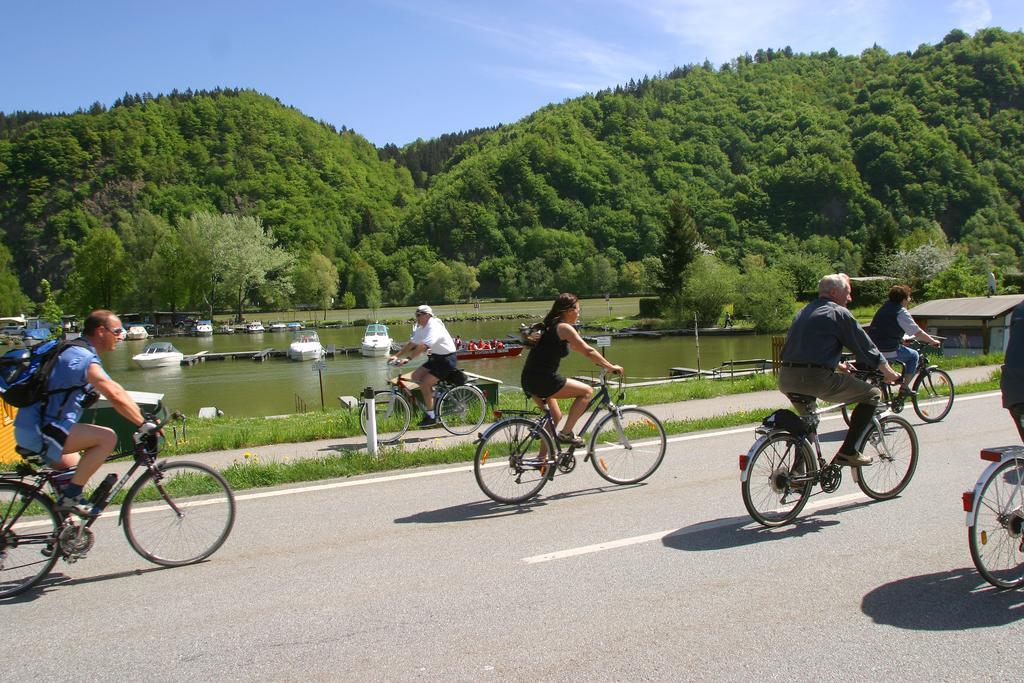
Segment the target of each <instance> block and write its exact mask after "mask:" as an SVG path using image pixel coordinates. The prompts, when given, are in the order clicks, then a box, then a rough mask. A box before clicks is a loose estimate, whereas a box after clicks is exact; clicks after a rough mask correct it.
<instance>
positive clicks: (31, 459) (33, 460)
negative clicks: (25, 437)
mask: <svg viewBox="0 0 1024 683" xmlns="http://www.w3.org/2000/svg"><path fill="white" fill-rule="evenodd" d="M14 452H15V453H17V454H18V455H20V456H21V457H22V459H23V460H24V461H25V462H27V463H29V464H32V465H35V466H36V467H47V464H46V460H44V459H43V453H42V451H34V450H32V449H31V448H25V447H24V446H18V445H15V446H14Z"/></svg>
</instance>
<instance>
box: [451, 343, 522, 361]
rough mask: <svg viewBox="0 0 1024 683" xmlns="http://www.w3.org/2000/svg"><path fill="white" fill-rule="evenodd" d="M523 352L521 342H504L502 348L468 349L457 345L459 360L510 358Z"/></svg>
mask: <svg viewBox="0 0 1024 683" xmlns="http://www.w3.org/2000/svg"><path fill="white" fill-rule="evenodd" d="M522 352H523V346H522V345H521V344H506V345H505V348H503V349H493V348H492V349H473V350H472V351H470V350H469V349H467V348H466V347H465V346H461V347H459V350H458V354H459V355H458V356H456V358H458V359H459V360H477V359H479V358H512V357H514V356H518V355H519V354H521V353H522Z"/></svg>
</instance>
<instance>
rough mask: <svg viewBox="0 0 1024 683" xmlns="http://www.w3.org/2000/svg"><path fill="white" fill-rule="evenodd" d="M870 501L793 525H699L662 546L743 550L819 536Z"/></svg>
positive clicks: (740, 520)
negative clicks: (840, 514) (844, 516)
mask: <svg viewBox="0 0 1024 683" xmlns="http://www.w3.org/2000/svg"><path fill="white" fill-rule="evenodd" d="M870 504H871V502H870V501H859V502H856V503H848V504H846V505H838V506H836V507H832V508H822V509H818V510H812V511H811V512H808V513H804V514H802V515H801V516H800V517H797V519H796V521H794V522H793V523H792V524H787V525H785V526H781V527H774V528H767V527H763V526H761V525H760V524H758V523H757V522H755V521H754V520H752V519H751V518H750V517H748V516H746V515H744V516H742V517H728V518H725V519H714V520H711V521H707V522H699V523H697V524H692V525H690V526H686V527H683V528H681V529H679V530H677V531H674V532H672V533H671V534H669V535H667V536H665V537H664V538H663V539H662V541H661V542H662V545H664V546H665V547H666V548H672V549H674V550H689V551H704V550H723V549H725V548H740V547H742V546H745V545H753V544H754V543H765V542H767V541H777V540H781V539H786V538H800V537H801V536H806V535H807V534H813V533H817V532H819V531H822V530H823V529H826V528H828V527H830V526H835V525H837V524H839V520H838V519H828V517H832V516H834V515H837V514H839V513H841V512H842V511H844V510H853V509H856V508H859V507H862V506H864V505H870Z"/></svg>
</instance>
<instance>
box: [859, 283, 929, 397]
mask: <svg viewBox="0 0 1024 683" xmlns="http://www.w3.org/2000/svg"><path fill="white" fill-rule="evenodd" d="M912 291H913V290H911V289H910V287H909V286H907V285H893V287H892V288H891V289H890V290H889V300H888V301H886V302H885V303H884V304H882V306H881V308H879V309H878V312H876V313H875V317H874V318H872V320H871V324H870V325H868V336H869V337H871V341H873V342H874V343H875V345H876V346H877V347H878V350H879V351H881V352H882V356H883V357H885V358H886V359H887V360H898V361H899V362H901V363H903V381H902V383H901V384H900V393H901V394H902V395H903V396H909V395H910V394H911V393H912V390H911V388H910V383H911V382H912V381H913V379H914V373H915V372H917V364H918V363H919V362H920V358H921V356H920V354H919V353H918V352H917V351H916V350H914V349H912V348H910V347H909V346H906V345H905V344H904V343H903V341H904V340H905V339H908V338H913V339H917V340H918V341H922V342H924V343H926V344H930V345H931V346H934V347H936V348H938V347H939V346H940V344H941V342H939V340H938V339H936V338H935V337H933V336H931V335H930V334H928V333H927V332H925V331H924V330H923V329H921V327H920V326H919V325H918V324H917V323H916V322H914V317H913V316H912V315H910V311H908V310H907V304H908V303H910V297H911V294H912Z"/></svg>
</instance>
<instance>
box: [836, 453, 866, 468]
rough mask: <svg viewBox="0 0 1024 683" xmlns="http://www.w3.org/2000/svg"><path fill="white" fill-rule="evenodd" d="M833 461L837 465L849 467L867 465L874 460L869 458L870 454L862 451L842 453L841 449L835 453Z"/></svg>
mask: <svg viewBox="0 0 1024 683" xmlns="http://www.w3.org/2000/svg"><path fill="white" fill-rule="evenodd" d="M835 462H836V464H837V465H849V466H850V467H867V466H868V465H870V464H871V463H873V462H874V460H872V459H871V456H870V455H865V454H864V453H843V452H842V451H840V452H838V453H836V459H835Z"/></svg>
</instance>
